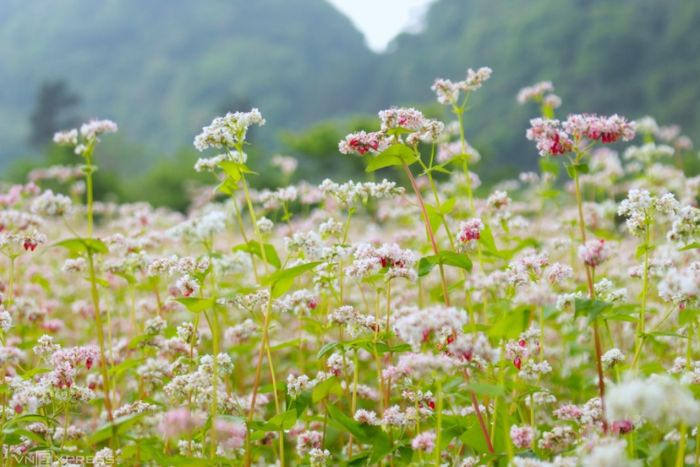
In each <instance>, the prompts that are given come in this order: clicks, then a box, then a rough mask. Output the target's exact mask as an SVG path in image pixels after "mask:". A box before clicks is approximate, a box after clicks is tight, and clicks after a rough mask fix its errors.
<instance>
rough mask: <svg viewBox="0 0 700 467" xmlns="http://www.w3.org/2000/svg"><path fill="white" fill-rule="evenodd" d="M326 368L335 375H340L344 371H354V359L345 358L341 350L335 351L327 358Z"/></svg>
mask: <svg viewBox="0 0 700 467" xmlns="http://www.w3.org/2000/svg"><path fill="white" fill-rule="evenodd" d="M343 360H345V361H343ZM326 368H328V371H329V372H331V373H332V374H334V375H335V376H340V375H341V374H343V373H352V371H353V368H354V365H353V363H352V361H350V360H347V359H344V358H343V354H341V353H340V352H334V353H333V355H331V356H330V357H328V359H327V360H326Z"/></svg>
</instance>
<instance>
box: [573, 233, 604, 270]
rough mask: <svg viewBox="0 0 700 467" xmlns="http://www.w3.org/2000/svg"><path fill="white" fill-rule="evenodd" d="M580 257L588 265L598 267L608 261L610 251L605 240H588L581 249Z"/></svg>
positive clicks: (579, 251) (579, 250)
mask: <svg viewBox="0 0 700 467" xmlns="http://www.w3.org/2000/svg"><path fill="white" fill-rule="evenodd" d="M578 256H579V258H580V259H581V261H583V262H584V263H586V264H587V265H589V266H591V267H596V266H599V265H601V264H603V262H604V261H605V260H606V259H608V257H609V256H610V251H609V249H608V248H606V244H605V240H603V239H601V240H588V241H587V242H586V244H585V245H581V246H580V247H579V249H578Z"/></svg>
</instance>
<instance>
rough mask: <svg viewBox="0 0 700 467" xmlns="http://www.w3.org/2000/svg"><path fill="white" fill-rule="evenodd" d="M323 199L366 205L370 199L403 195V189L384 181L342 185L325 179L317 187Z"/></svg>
mask: <svg viewBox="0 0 700 467" xmlns="http://www.w3.org/2000/svg"><path fill="white" fill-rule="evenodd" d="M318 188H319V189H320V190H321V193H323V195H324V196H325V197H331V198H333V199H335V200H336V201H338V202H339V203H341V204H345V205H352V204H355V203H358V202H362V203H367V201H369V200H370V199H383V198H394V197H396V196H401V195H403V194H404V192H405V189H404V188H403V187H398V186H396V183H395V182H390V181H388V180H386V179H384V180H382V181H381V182H379V183H375V182H353V181H349V182H345V183H342V184H339V183H336V182H333V181H331V180H329V179H325V180H324V181H323V182H322V183H321V184H320V185H319V187H318Z"/></svg>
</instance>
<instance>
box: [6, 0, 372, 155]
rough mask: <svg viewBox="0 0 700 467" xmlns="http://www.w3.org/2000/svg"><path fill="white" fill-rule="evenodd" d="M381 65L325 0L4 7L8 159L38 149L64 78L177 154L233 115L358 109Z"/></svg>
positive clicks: (301, 119)
mask: <svg viewBox="0 0 700 467" xmlns="http://www.w3.org/2000/svg"><path fill="white" fill-rule="evenodd" d="M372 58H373V56H372V54H371V52H370V51H369V50H368V49H367V48H366V46H365V43H364V38H363V37H362V35H361V34H360V33H359V32H358V31H357V30H356V29H355V28H354V26H352V24H351V23H350V21H349V20H348V19H347V18H346V17H344V16H343V15H342V14H340V13H339V12H337V11H336V10H335V9H334V8H333V7H332V6H331V5H330V4H327V3H326V2H325V1H323V0H293V1H288V0H255V1H244V0H235V1H233V0H202V1H190V0H147V1H143V0H100V1H92V0H61V1H59V2H57V1H54V0H36V1H31V2H27V1H25V0H2V4H1V5H0V82H2V86H0V154H1V155H2V156H3V157H4V158H9V157H12V156H16V155H17V154H16V151H17V150H18V149H19V148H20V147H21V146H22V143H25V142H26V139H27V138H28V135H29V127H28V124H29V113H30V111H31V108H32V105H33V102H34V99H35V96H36V94H37V91H38V87H39V86H40V85H41V83H42V82H44V81H47V80H64V81H65V82H66V83H67V85H68V87H69V88H70V89H72V91H73V92H75V93H77V94H78V95H79V96H80V98H81V105H80V106H79V108H78V111H79V113H80V114H81V115H83V116H84V117H91V116H100V117H105V118H107V117H108V118H112V119H114V120H116V121H118V123H119V125H120V127H121V130H122V131H121V134H122V136H124V137H126V138H127V139H128V140H130V141H136V140H139V141H145V142H146V143H148V144H149V145H150V146H151V147H158V148H161V149H164V150H166V151H172V150H173V149H175V148H177V147H180V146H182V145H185V144H189V143H190V142H191V139H192V137H193V135H194V132H195V131H196V130H198V129H200V128H201V127H202V126H203V125H205V124H207V123H209V121H210V120H211V118H212V117H213V115H214V114H216V113H219V112H222V111H224V110H225V109H230V108H233V107H249V106H252V105H254V106H258V107H260V109H261V110H262V111H263V113H264V114H265V116H266V117H267V119H268V123H269V126H271V127H272V128H280V127H282V126H284V127H285V128H293V129H298V128H301V127H303V126H304V125H306V124H308V123H310V122H312V121H316V120H319V119H322V118H325V117H328V116H332V115H335V114H338V113H340V112H345V111H348V110H351V111H352V110H356V108H354V102H355V100H356V99H355V97H356V96H357V95H361V94H362V92H363V91H362V88H363V86H364V80H365V79H366V76H367V75H368V72H367V67H368V66H369V65H370V63H371V61H372ZM261 133H263V134H268V132H267V131H264V132H261Z"/></svg>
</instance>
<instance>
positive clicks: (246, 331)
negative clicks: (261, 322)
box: [224, 319, 258, 345]
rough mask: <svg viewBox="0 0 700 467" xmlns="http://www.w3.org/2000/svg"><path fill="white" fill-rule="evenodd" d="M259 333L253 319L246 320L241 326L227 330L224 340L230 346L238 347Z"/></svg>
mask: <svg viewBox="0 0 700 467" xmlns="http://www.w3.org/2000/svg"><path fill="white" fill-rule="evenodd" d="M257 331H258V325H257V324H255V322H254V321H253V320H252V319H246V320H245V321H243V322H242V323H241V324H237V325H236V326H232V327H230V328H228V329H226V331H224V340H225V341H226V342H227V343H228V344H229V345H238V344H240V343H242V342H245V341H246V340H248V339H250V337H251V336H253V335H254V334H255V333H256V332H257Z"/></svg>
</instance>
